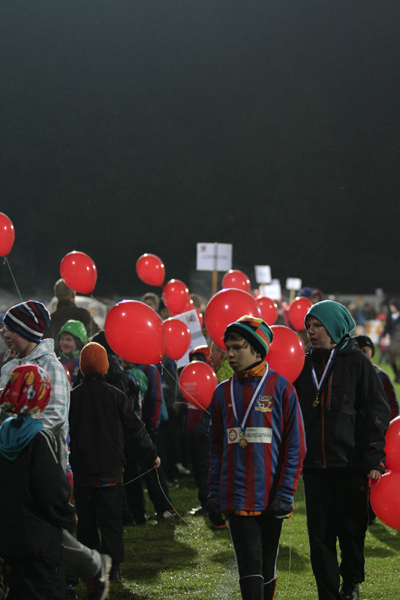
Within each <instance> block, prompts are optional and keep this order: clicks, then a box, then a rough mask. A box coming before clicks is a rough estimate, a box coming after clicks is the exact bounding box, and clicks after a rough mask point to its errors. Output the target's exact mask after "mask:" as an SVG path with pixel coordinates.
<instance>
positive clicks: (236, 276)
mask: <svg viewBox="0 0 400 600" xmlns="http://www.w3.org/2000/svg"><path fill="white" fill-rule="evenodd" d="M222 287H223V288H227V289H229V288H234V289H237V290H244V291H245V292H250V288H251V286H250V279H249V278H248V277H247V275H246V274H245V273H243V271H236V270H234V269H231V270H230V271H228V272H227V273H225V275H224V276H223V278H222Z"/></svg>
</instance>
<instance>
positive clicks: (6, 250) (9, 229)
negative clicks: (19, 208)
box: [0, 213, 15, 256]
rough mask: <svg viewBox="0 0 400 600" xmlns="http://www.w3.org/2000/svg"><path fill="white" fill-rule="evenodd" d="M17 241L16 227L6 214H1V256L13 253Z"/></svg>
mask: <svg viewBox="0 0 400 600" xmlns="http://www.w3.org/2000/svg"><path fill="white" fill-rule="evenodd" d="M14 240H15V231H14V225H13V224H12V221H11V219H9V218H8V217H7V215H5V214H4V213H0V256H7V255H8V254H10V252H11V248H12V247H13V244H14Z"/></svg>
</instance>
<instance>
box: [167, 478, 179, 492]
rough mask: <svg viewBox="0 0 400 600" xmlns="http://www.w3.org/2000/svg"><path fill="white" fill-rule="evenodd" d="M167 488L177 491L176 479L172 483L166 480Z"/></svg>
mask: <svg viewBox="0 0 400 600" xmlns="http://www.w3.org/2000/svg"><path fill="white" fill-rule="evenodd" d="M167 486H168V489H169V490H179V483H178V482H177V480H176V479H174V480H173V481H168V480H167Z"/></svg>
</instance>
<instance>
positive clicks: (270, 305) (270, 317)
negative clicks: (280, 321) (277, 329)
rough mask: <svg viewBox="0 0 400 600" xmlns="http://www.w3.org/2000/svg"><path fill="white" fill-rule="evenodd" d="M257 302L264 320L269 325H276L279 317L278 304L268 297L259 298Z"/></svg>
mask: <svg viewBox="0 0 400 600" xmlns="http://www.w3.org/2000/svg"><path fill="white" fill-rule="evenodd" d="M257 302H258V304H259V306H260V308H261V312H262V316H263V319H264V321H265V322H266V323H268V325H274V323H276V320H277V318H278V315H279V308H278V305H277V303H276V302H275V301H274V300H271V298H267V297H266V296H259V297H258V298H257Z"/></svg>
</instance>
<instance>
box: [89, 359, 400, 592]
mask: <svg viewBox="0 0 400 600" xmlns="http://www.w3.org/2000/svg"><path fill="white" fill-rule="evenodd" d="M382 367H383V368H384V369H385V371H387V372H388V373H389V375H390V376H391V377H393V373H391V369H390V367H388V366H387V365H386V364H383V365H382ZM396 392H397V393H398V396H400V385H396ZM179 483H180V488H179V489H178V490H176V491H173V492H171V498H172V502H173V504H174V506H175V508H176V510H177V511H178V512H179V514H180V515H181V517H182V518H177V519H174V520H170V521H165V522H161V523H159V524H156V523H155V522H148V523H147V524H146V525H144V526H140V527H128V528H126V529H125V553H126V559H125V563H123V565H122V576H123V582H122V583H121V584H112V585H111V591H110V596H109V597H110V599H111V600H113V599H115V600H128V599H130V600H180V599H187V600H189V599H190V600H240V592H239V584H238V577H237V572H236V563H235V557H234V553H233V550H232V544H231V541H230V537H229V532H228V531H227V530H225V531H214V530H213V529H212V528H211V527H210V522H209V521H208V519H207V518H206V517H198V516H197V517H195V516H192V515H190V514H189V511H190V509H191V508H193V507H196V506H198V501H197V491H196V488H195V486H194V483H193V481H192V478H191V477H190V476H184V477H181V478H180V481H179ZM295 502H296V508H295V511H294V514H293V517H292V518H291V519H289V520H287V521H285V522H284V525H283V530H282V536H281V543H280V552H279V559H278V582H277V588H276V592H275V597H274V600H293V599H296V600H316V598H317V592H316V587H315V583H314V578H313V575H312V571H311V566H310V560H309V546H308V537H307V529H306V517H305V504H304V497H303V485H302V481H300V483H299V487H298V490H297V493H296V498H295ZM148 512H149V513H150V512H151V506H150V505H149V506H148ZM365 556H366V581H365V582H364V583H363V584H362V586H361V594H360V598H361V599H362V600H395V599H397V598H400V577H399V571H400V560H399V559H400V532H399V531H395V530H393V529H390V528H388V527H386V526H385V525H383V524H382V523H380V522H379V521H377V524H376V525H373V526H371V527H370V528H369V529H368V531H367V536H366V544H365ZM78 595H79V598H80V599H84V598H85V591H84V586H83V585H82V584H80V585H79V587H78Z"/></svg>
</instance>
